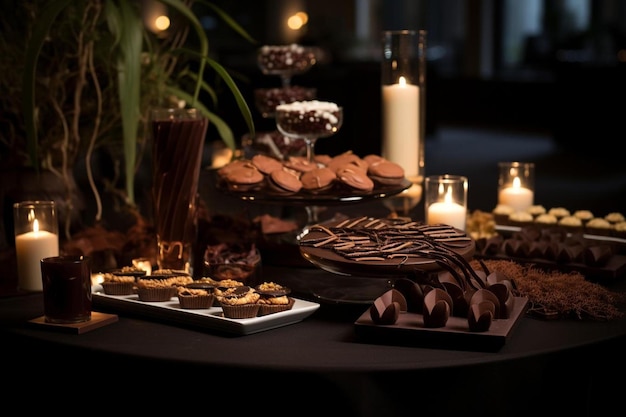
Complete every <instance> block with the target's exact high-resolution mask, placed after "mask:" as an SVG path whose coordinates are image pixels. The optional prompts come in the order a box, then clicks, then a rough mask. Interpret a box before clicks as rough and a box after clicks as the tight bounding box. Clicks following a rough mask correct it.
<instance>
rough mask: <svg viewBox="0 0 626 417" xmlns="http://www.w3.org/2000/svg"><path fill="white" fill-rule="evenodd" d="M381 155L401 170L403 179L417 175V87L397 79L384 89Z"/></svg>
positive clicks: (401, 78) (402, 78) (402, 79)
mask: <svg viewBox="0 0 626 417" xmlns="http://www.w3.org/2000/svg"><path fill="white" fill-rule="evenodd" d="M382 95H383V103H382V106H383V141H382V145H383V149H382V156H383V158H385V159H388V160H389V161H393V162H395V163H397V164H399V165H400V166H401V167H402V168H404V174H405V176H406V177H415V176H417V175H418V174H419V167H418V159H419V156H418V155H419V87H418V86H416V85H411V84H407V83H406V81H405V79H404V77H400V80H399V82H398V84H392V85H384V86H383V93H382Z"/></svg>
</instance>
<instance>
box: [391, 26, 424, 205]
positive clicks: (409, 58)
mask: <svg viewBox="0 0 626 417" xmlns="http://www.w3.org/2000/svg"><path fill="white" fill-rule="evenodd" d="M425 87H426V31H425V30H417V31H416V30H399V31H383V33H382V62H381V88H382V153H381V154H382V156H383V158H385V159H387V160H389V161H392V162H395V163H397V164H399V165H400V166H402V168H404V172H405V176H406V177H407V178H408V179H409V180H410V181H411V182H412V183H413V185H412V187H411V188H410V189H409V190H406V191H405V192H403V193H401V194H399V195H398V196H396V197H392V198H390V199H388V200H389V201H385V204H386V205H387V206H388V207H389V208H391V209H392V210H394V209H396V208H401V209H402V211H407V209H408V208H412V207H414V206H415V205H417V203H418V202H419V201H420V200H421V195H422V185H423V182H424V136H425V132H426V125H425V122H426V103H425V101H426V100H425V98H426V90H425ZM416 197H417V198H416ZM404 199H409V200H410V202H411V203H410V204H408V205H407V203H406V201H403V200H404ZM404 214H407V213H404Z"/></svg>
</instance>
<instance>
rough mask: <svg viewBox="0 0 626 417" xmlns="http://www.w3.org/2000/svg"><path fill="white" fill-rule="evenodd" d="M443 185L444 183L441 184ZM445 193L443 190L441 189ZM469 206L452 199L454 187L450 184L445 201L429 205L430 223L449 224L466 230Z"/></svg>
mask: <svg viewBox="0 0 626 417" xmlns="http://www.w3.org/2000/svg"><path fill="white" fill-rule="evenodd" d="M441 187H443V184H441ZM440 194H443V190H440ZM466 217H467V208H466V207H465V206H463V205H461V204H459V203H456V202H454V201H452V188H451V187H450V186H448V189H447V191H446V192H445V195H444V199H443V201H437V202H436V203H432V204H431V205H430V206H428V219H427V220H428V224H440V223H442V224H447V225H450V226H452V227H455V228H457V229H460V230H465V223H466Z"/></svg>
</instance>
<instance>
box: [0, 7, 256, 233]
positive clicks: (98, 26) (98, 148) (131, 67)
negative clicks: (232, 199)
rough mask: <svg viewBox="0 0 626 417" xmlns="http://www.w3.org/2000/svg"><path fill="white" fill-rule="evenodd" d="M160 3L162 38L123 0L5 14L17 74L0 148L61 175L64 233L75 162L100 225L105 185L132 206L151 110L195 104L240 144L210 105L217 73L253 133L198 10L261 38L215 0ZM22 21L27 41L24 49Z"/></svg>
mask: <svg viewBox="0 0 626 417" xmlns="http://www.w3.org/2000/svg"><path fill="white" fill-rule="evenodd" d="M155 1H158V2H159V3H161V4H164V5H166V6H168V8H169V11H170V15H171V16H172V29H171V30H169V31H168V32H167V33H166V34H165V35H164V36H163V34H161V35H157V34H155V33H152V32H150V31H149V30H148V29H147V28H146V27H145V25H144V24H143V21H142V16H141V2H129V1H124V0H90V1H88V2H85V1H82V0H55V1H48V2H46V1H38V0H26V1H24V2H20V3H19V5H18V8H17V9H16V10H15V11H14V13H16V14H17V16H16V22H15V23H13V22H8V21H7V18H6V17H5V18H4V22H3V26H5V25H6V30H5V29H3V32H4V33H5V34H6V36H5V37H4V40H3V41H2V42H3V44H2V45H1V46H2V48H3V49H5V51H8V52H9V54H5V61H4V63H3V64H2V65H3V66H4V68H1V70H2V72H3V73H5V72H7V73H8V72H10V71H11V70H12V71H13V73H12V74H11V75H10V76H8V77H7V78H5V79H4V81H5V84H7V88H9V90H8V92H9V93H14V94H12V95H11V98H9V99H7V98H5V99H4V100H3V102H2V103H1V104H2V110H3V113H4V117H5V118H8V120H9V122H10V125H11V132H10V134H8V135H7V136H5V137H2V138H1V139H2V142H3V143H2V145H3V147H7V148H9V149H11V150H13V151H14V152H13V153H12V154H13V155H14V157H15V158H14V161H15V160H18V159H19V160H20V162H23V164H24V165H25V166H29V167H31V168H32V169H33V170H34V171H35V172H37V173H41V172H46V173H48V174H52V175H53V176H55V177H57V178H58V179H61V180H62V182H63V184H64V188H65V197H64V203H63V204H67V207H66V210H65V215H64V217H65V218H64V219H61V220H62V222H63V223H62V225H61V226H62V227H61V229H62V230H64V232H65V233H64V235H65V238H67V239H69V238H70V237H71V234H72V229H71V224H72V221H71V217H70V216H71V215H72V214H75V212H76V210H75V209H74V207H73V203H72V201H73V199H72V196H73V194H74V193H75V191H76V185H75V182H74V181H73V170H74V169H75V168H76V165H77V164H79V163H81V164H83V165H84V169H85V171H86V174H87V177H88V180H89V187H90V190H91V193H92V195H93V198H94V200H95V206H96V214H95V219H94V224H96V225H97V224H99V223H100V222H101V221H102V203H101V196H100V192H101V191H100V190H101V188H102V187H105V188H106V189H107V190H109V191H111V192H113V193H115V194H117V195H118V196H120V199H121V200H122V201H123V203H122V204H123V205H125V206H126V207H127V208H130V209H131V210H132V209H133V208H136V199H135V190H134V178H135V173H136V171H137V169H138V167H139V166H140V164H141V162H142V159H144V156H145V155H144V151H145V150H146V147H147V138H148V129H147V126H148V125H147V122H148V112H149V109H150V108H152V107H156V106H168V105H169V106H173V105H179V104H180V103H184V104H185V105H187V106H192V107H196V108H197V109H199V111H200V112H201V113H202V114H204V115H205V116H206V117H207V118H208V119H209V121H210V125H212V126H213V128H214V129H215V130H216V131H217V134H218V135H219V137H220V138H221V140H222V141H223V142H224V144H225V145H226V146H228V147H229V148H231V149H234V148H235V147H236V145H235V140H234V138H233V133H232V131H231V129H230V127H229V126H228V125H227V124H226V123H225V122H224V120H222V119H221V118H220V117H219V115H218V114H217V113H216V112H215V111H214V109H216V108H217V106H218V104H219V103H218V95H217V93H216V90H215V86H214V85H212V84H209V83H208V82H207V81H206V80H208V79H209V77H210V76H212V77H213V79H215V80H219V81H216V82H220V83H223V85H225V86H227V87H228V89H229V90H230V91H231V93H232V94H233V97H234V98H235V100H236V102H237V104H238V106H239V109H240V111H241V115H242V118H243V120H244V121H245V123H246V124H247V126H248V129H249V131H250V133H251V134H254V125H253V121H252V116H251V113H250V110H249V108H248V105H247V103H246V101H245V100H244V98H243V96H242V94H241V93H240V91H239V89H238V87H237V84H236V83H235V81H234V79H233V77H232V76H231V75H230V74H229V72H228V71H227V69H226V68H224V67H223V66H222V65H221V64H220V63H219V62H218V61H217V60H216V59H215V58H214V57H213V56H212V55H211V51H210V49H209V42H208V39H207V36H206V33H205V32H204V30H203V28H202V26H201V24H200V22H199V20H198V18H197V17H196V15H195V13H194V9H193V8H192V6H194V5H198V6H200V5H201V6H203V7H205V8H207V9H208V10H211V11H212V12H213V13H214V14H216V15H217V16H218V17H220V18H221V19H222V20H223V21H225V22H226V23H227V24H228V25H229V26H230V27H231V28H232V29H233V30H235V31H236V32H237V33H239V34H240V35H241V36H242V37H243V38H244V39H245V40H247V41H249V42H251V43H256V42H255V40H254V39H252V38H251V37H250V35H249V34H248V33H247V32H246V31H245V30H244V29H243V28H242V27H240V26H239V25H238V24H237V23H236V22H235V21H233V20H232V19H231V18H230V17H229V16H228V15H227V14H226V13H225V12H223V11H222V10H221V9H220V8H219V7H217V6H216V5H214V4H213V3H211V2H207V1H201V0H196V1H183V0H155ZM20 20H21V21H20ZM17 22H19V23H17ZM22 27H24V28H25V29H26V32H25V33H22V34H21V36H22V38H23V39H24V41H25V43H24V44H22V45H20V43H19V41H20V39H21V38H19V35H20V30H21V28H22ZM9 40H10V41H15V42H16V43H15V44H11V43H10V42H9ZM24 51H25V52H24ZM20 52H21V54H20ZM7 56H8V58H7ZM20 77H21V80H20ZM1 82H2V81H0V83H1ZM20 87H21V88H20ZM11 113H12V114H11ZM22 115H23V117H21V116H22ZM102 152H104V153H106V154H107V157H108V158H109V162H108V163H107V165H109V166H111V167H112V169H113V171H114V172H113V175H112V179H108V180H106V181H107V182H106V183H105V184H104V185H102V184H97V183H96V179H95V178H94V170H93V168H94V165H97V164H94V158H95V155H96V154H98V155H100V154H102ZM20 158H21V159H20ZM16 165H19V163H16ZM122 167H123V168H122ZM120 182H123V186H122V185H120V184H119V183H120ZM99 185H100V186H99Z"/></svg>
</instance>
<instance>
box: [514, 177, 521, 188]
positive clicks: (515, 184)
mask: <svg viewBox="0 0 626 417" xmlns="http://www.w3.org/2000/svg"><path fill="white" fill-rule="evenodd" d="M521 187H522V183H521V181H520V179H519V177H515V178H513V188H517V189H519V188H521Z"/></svg>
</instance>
